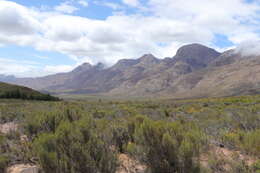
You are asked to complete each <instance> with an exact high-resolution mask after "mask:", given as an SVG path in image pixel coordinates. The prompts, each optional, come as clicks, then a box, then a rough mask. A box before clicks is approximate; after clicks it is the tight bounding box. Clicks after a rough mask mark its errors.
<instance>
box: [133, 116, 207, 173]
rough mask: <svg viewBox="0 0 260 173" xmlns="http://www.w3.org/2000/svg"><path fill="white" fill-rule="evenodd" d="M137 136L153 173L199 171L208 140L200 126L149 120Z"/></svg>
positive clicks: (144, 123) (142, 125)
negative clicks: (201, 155)
mask: <svg viewBox="0 0 260 173" xmlns="http://www.w3.org/2000/svg"><path fill="white" fill-rule="evenodd" d="M136 135H137V138H138V139H137V140H136V141H139V142H138V143H139V145H142V146H143V148H144V151H145V154H146V156H147V163H148V165H149V166H150V167H151V170H152V172H153V173H172V172H179V173H182V172H194V173H195V172H199V170H200V168H199V167H200V166H199V162H198V159H199V153H200V149H201V144H202V143H203V140H204V139H203V134H202V133H201V131H200V130H199V129H198V128H197V127H196V126H194V125H192V124H190V123H187V124H181V123H179V122H174V123H168V122H164V121H152V120H145V121H144V122H143V124H141V126H140V127H139V129H138V131H137V133H136Z"/></svg>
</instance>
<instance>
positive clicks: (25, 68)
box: [0, 58, 37, 75]
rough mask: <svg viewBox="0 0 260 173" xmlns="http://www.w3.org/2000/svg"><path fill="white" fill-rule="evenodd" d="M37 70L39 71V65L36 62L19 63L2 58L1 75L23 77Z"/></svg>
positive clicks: (0, 60)
mask: <svg viewBox="0 0 260 173" xmlns="http://www.w3.org/2000/svg"><path fill="white" fill-rule="evenodd" d="M35 69H37V63H35V62H29V61H17V60H12V59H9V58H0V71H1V74H4V75H11V74H18V75H23V74H26V73H30V72H31V71H33V70H35Z"/></svg>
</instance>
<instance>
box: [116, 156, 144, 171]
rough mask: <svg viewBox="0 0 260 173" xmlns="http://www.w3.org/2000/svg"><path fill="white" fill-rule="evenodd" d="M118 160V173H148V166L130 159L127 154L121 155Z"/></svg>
mask: <svg viewBox="0 0 260 173" xmlns="http://www.w3.org/2000/svg"><path fill="white" fill-rule="evenodd" d="M118 160H119V167H118V168H117V170H116V173H146V169H147V166H146V165H144V164H141V163H140V162H138V161H137V160H134V159H132V158H130V157H129V156H128V155H126V154H120V155H119V157H118Z"/></svg>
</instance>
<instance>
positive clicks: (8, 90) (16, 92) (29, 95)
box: [0, 82, 59, 101]
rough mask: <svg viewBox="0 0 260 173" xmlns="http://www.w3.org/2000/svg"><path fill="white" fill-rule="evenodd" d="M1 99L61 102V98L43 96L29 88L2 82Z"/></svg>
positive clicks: (0, 84) (0, 87)
mask: <svg viewBox="0 0 260 173" xmlns="http://www.w3.org/2000/svg"><path fill="white" fill-rule="evenodd" d="M0 98H6V99H9V98H10V99H26V100H46V101H58V100H59V98H56V97H53V96H51V95H49V94H43V93H40V92H38V91H35V90H33V89H30V88H27V87H22V86H18V85H11V84H7V83H3V82H0Z"/></svg>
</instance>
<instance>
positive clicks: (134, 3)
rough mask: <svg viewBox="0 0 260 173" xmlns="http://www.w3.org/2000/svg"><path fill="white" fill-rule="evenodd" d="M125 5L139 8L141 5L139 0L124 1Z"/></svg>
mask: <svg viewBox="0 0 260 173" xmlns="http://www.w3.org/2000/svg"><path fill="white" fill-rule="evenodd" d="M122 1H123V3H124V4H127V5H129V6H133V7H137V6H138V5H140V3H139V0H122Z"/></svg>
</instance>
